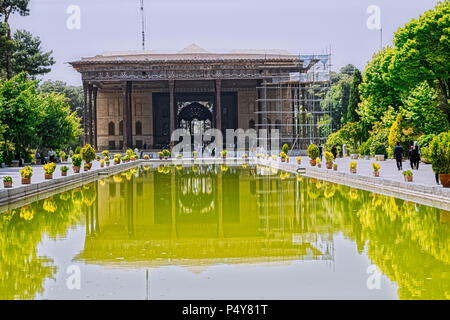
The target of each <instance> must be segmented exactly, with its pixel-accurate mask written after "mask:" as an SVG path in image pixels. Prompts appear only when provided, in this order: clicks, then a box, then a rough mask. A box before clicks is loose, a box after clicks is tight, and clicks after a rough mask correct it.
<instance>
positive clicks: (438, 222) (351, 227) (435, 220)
mask: <svg viewBox="0 0 450 320" xmlns="http://www.w3.org/2000/svg"><path fill="white" fill-rule="evenodd" d="M332 185H333V186H334V191H332V187H331V186H332ZM302 192H303V193H305V192H306V194H305V195H304V196H306V197H305V198H304V199H307V204H304V205H305V206H310V207H312V206H313V204H314V207H315V210H314V212H309V213H308V214H307V215H306V217H303V218H304V219H307V220H308V219H314V220H310V221H309V222H308V223H306V225H308V226H309V227H310V228H311V229H314V228H315V225H314V223H316V225H317V221H323V222H325V221H328V222H327V223H331V224H332V225H334V226H337V230H340V231H342V232H343V233H344V235H346V236H347V237H349V238H351V239H354V240H355V241H356V244H357V247H358V251H359V252H360V253H361V252H362V251H363V249H364V246H365V245H367V250H368V251H367V254H368V256H369V258H370V259H371V260H372V261H373V263H375V264H376V265H377V266H378V267H379V268H380V270H381V271H382V272H383V273H384V274H385V275H387V276H388V277H389V278H390V280H391V281H394V282H396V283H397V284H398V286H399V291H398V294H399V297H400V299H449V298H450V273H449V272H448V270H450V223H448V222H445V221H446V218H445V217H447V216H448V215H449V213H448V212H446V211H443V210H439V209H436V208H432V207H428V206H424V205H418V204H414V203H412V202H409V201H403V200H401V199H398V198H392V197H388V196H384V195H380V194H374V193H370V192H366V191H361V190H357V189H353V188H350V187H347V186H344V185H337V184H330V183H327V184H326V187H325V188H322V189H319V188H318V186H317V182H316V181H313V183H311V181H309V182H308V181H307V179H303V180H302ZM317 215H323V217H322V218H318V217H317ZM326 215H328V216H329V218H325V216H326ZM442 217H444V218H442Z"/></svg>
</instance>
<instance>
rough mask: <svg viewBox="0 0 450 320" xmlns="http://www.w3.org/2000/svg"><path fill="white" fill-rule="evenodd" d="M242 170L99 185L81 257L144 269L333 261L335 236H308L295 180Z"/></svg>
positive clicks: (154, 174)
mask: <svg viewBox="0 0 450 320" xmlns="http://www.w3.org/2000/svg"><path fill="white" fill-rule="evenodd" d="M237 170H239V169H237V168H236V167H229V168H228V167H227V168H226V171H223V170H221V167H220V166H214V165H211V166H209V167H206V166H200V167H197V168H195V167H194V168H192V167H189V168H182V169H181V168H175V167H173V168H170V169H169V168H168V167H166V168H165V169H164V170H158V171H156V170H150V171H144V172H143V174H141V175H140V176H138V177H134V176H133V177H131V176H130V177H129V180H128V179H127V178H126V177H125V176H124V177H123V178H122V179H121V182H114V180H115V179H112V178H110V179H109V181H106V183H104V184H99V187H98V195H99V197H98V199H99V200H98V209H95V206H94V207H93V211H95V213H92V214H89V215H88V218H87V221H86V228H87V231H86V232H87V237H86V243H85V249H84V251H83V252H82V253H81V254H80V256H79V257H78V258H79V259H82V260H85V261H87V262H89V261H91V262H94V263H99V264H110V263H114V262H115V261H116V262H120V263H121V264H124V263H125V264H126V263H130V264H143V265H167V264H184V265H196V264H210V263H215V262H232V263H258V262H282V261H292V260H299V259H321V260H330V261H331V260H332V258H333V242H332V237H331V236H330V234H331V233H332V232H333V230H321V231H322V232H321V236H318V235H317V232H308V226H307V225H306V220H304V219H302V210H301V209H300V207H301V206H300V201H301V194H302V193H301V192H300V188H301V183H300V182H299V181H297V180H296V178H295V177H294V176H292V177H290V178H286V179H284V180H281V179H279V177H278V175H276V176H275V177H276V178H273V177H272V178H271V177H270V176H259V175H256V174H255V170H245V171H243V172H241V173H240V174H236V171H237ZM173 173H175V174H173ZM116 181H117V179H116ZM306 209H307V208H303V210H306ZM314 231H317V230H314Z"/></svg>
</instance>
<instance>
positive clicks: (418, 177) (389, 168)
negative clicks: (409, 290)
mask: <svg viewBox="0 0 450 320" xmlns="http://www.w3.org/2000/svg"><path fill="white" fill-rule="evenodd" d="M324 160H325V159H323V161H322V169H323V170H327V169H326V168H325V163H324ZM350 161H353V160H351V159H350V158H349V157H346V158H338V159H336V163H337V165H338V171H342V172H349V165H350ZM354 161H357V163H358V167H357V173H358V174H359V175H363V176H371V177H372V176H373V174H372V171H373V170H372V163H373V162H375V160H374V159H371V160H364V159H358V160H354ZM291 162H292V163H296V158H295V157H291ZM377 162H378V163H379V164H380V166H381V169H380V177H383V178H385V179H390V180H395V181H402V182H403V181H404V178H403V174H402V171H398V170H397V166H396V163H395V161H394V160H386V161H377ZM63 165H67V166H68V167H69V168H70V169H69V171H68V173H67V175H72V174H73V170H72V163H71V162H65V163H58V164H57V167H56V170H55V172H54V173H53V177H54V178H58V177H61V170H60V167H61V166H63ZM31 167H32V168H33V177H32V178H31V182H32V183H37V182H40V181H43V180H45V179H44V170H43V169H42V165H32V166H31ZM302 167H309V158H308V157H302ZM98 168H100V162H99V161H93V165H92V169H93V170H95V169H98ZM20 169H22V168H18V167H12V168H11V167H5V168H0V179H2V181H3V177H4V176H11V177H12V178H13V188H14V187H19V186H21V185H22V184H21V177H20V172H19V170H20ZM409 169H411V167H410V165H409V161H404V162H403V170H409ZM81 170H83V167H82V168H81ZM412 171H413V182H411V183H412V184H419V185H425V186H430V187H435V186H437V185H436V181H435V177H434V173H433V170H432V169H431V165H429V164H423V163H421V164H420V166H419V170H412ZM1 188H3V183H2V182H0V189H1Z"/></svg>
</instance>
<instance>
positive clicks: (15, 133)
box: [0, 73, 42, 157]
mask: <svg viewBox="0 0 450 320" xmlns="http://www.w3.org/2000/svg"><path fill="white" fill-rule="evenodd" d="M36 86H37V82H36V81H29V80H27V76H26V74H25V73H21V74H19V75H17V76H15V77H13V78H12V79H10V80H6V81H4V82H3V83H1V85H0V123H2V124H4V125H5V126H6V130H5V132H4V134H3V137H4V140H5V142H10V143H13V144H14V146H15V151H16V156H17V157H19V155H20V154H24V153H25V151H26V150H27V148H28V147H30V146H32V145H36V142H38V138H37V136H38V133H37V132H36V128H37V126H38V125H39V122H40V120H41V117H42V114H41V112H42V111H41V108H40V103H41V99H40V97H39V96H38V94H37V92H36ZM6 152H7V153H8V152H10V151H9V149H8V148H7V149H6Z"/></svg>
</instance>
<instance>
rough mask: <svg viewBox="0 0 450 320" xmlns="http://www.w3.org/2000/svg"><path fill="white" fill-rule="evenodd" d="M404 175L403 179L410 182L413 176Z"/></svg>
mask: <svg viewBox="0 0 450 320" xmlns="http://www.w3.org/2000/svg"><path fill="white" fill-rule="evenodd" d="M404 177H405V181H406V182H412V181H413V177H412V176H404Z"/></svg>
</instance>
